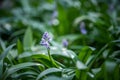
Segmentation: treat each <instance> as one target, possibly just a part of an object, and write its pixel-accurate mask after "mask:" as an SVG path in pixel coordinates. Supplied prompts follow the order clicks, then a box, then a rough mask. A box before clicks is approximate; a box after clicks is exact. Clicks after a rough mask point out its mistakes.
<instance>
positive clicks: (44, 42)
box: [40, 32, 57, 67]
mask: <svg viewBox="0 0 120 80" xmlns="http://www.w3.org/2000/svg"><path fill="white" fill-rule="evenodd" d="M51 40H52V37H51V36H50V35H49V34H48V32H45V33H44V34H43V36H42V39H41V41H40V44H41V45H42V46H45V47H46V49H47V52H48V56H49V59H50V61H51V62H52V65H53V64H54V65H55V66H56V67H57V65H56V63H55V62H54V61H53V58H52V56H51V55H50V41H51Z"/></svg>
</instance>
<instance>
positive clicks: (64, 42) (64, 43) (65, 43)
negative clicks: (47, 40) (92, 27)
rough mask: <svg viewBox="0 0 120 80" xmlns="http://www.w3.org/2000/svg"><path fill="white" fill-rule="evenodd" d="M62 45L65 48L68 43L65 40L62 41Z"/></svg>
mask: <svg viewBox="0 0 120 80" xmlns="http://www.w3.org/2000/svg"><path fill="white" fill-rule="evenodd" d="M62 44H63V46H64V47H67V46H68V41H67V40H66V39H63V41H62Z"/></svg>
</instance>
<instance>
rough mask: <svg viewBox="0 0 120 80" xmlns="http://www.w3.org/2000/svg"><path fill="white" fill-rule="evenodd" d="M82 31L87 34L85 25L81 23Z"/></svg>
mask: <svg viewBox="0 0 120 80" xmlns="http://www.w3.org/2000/svg"><path fill="white" fill-rule="evenodd" d="M80 31H81V33H82V34H87V30H86V29H85V23H84V22H81V23H80Z"/></svg>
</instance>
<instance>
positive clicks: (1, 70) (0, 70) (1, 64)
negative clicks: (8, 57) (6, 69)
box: [0, 60, 3, 78]
mask: <svg viewBox="0 0 120 80" xmlns="http://www.w3.org/2000/svg"><path fill="white" fill-rule="evenodd" d="M2 72H3V60H0V78H1V77H2Z"/></svg>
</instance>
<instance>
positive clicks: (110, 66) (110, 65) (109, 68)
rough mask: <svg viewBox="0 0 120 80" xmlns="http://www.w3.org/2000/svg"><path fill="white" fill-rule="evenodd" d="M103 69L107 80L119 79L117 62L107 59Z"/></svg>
mask: <svg viewBox="0 0 120 80" xmlns="http://www.w3.org/2000/svg"><path fill="white" fill-rule="evenodd" d="M103 70H104V79H105V80H119V66H118V65H117V63H116V62H114V61H110V60H107V61H106V62H105V64H104V67H103ZM113 73H115V74H113Z"/></svg>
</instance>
